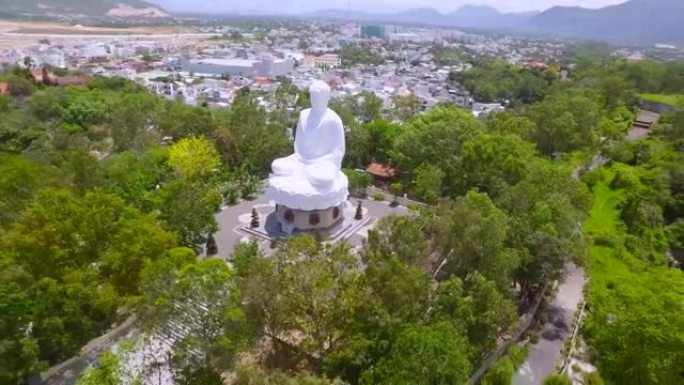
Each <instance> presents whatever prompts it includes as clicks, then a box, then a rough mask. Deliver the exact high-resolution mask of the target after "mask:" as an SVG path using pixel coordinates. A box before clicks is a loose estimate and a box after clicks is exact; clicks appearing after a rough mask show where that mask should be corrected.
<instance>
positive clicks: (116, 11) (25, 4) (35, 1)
mask: <svg viewBox="0 0 684 385" xmlns="http://www.w3.org/2000/svg"><path fill="white" fill-rule="evenodd" d="M1 8H2V9H0V11H1V12H2V13H5V14H32V15H85V16H117V17H129V16H130V17H166V16H169V15H168V13H166V12H165V11H164V10H163V9H162V8H161V7H159V6H157V5H154V4H151V3H148V2H146V1H143V0H2V7H1Z"/></svg>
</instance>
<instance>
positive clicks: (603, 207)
mask: <svg viewBox="0 0 684 385" xmlns="http://www.w3.org/2000/svg"><path fill="white" fill-rule="evenodd" d="M608 173H609V171H608V170H606V174H608ZM612 179H613V175H607V176H606V178H605V179H604V180H601V181H599V182H598V183H596V185H595V186H594V204H593V206H592V207H591V212H590V213H589V218H587V220H586V221H585V222H584V233H585V234H586V235H589V236H598V235H601V234H619V233H621V231H620V230H621V229H620V228H619V226H621V225H622V221H621V220H620V212H619V211H618V209H617V205H618V204H619V203H620V202H621V201H622V199H623V192H622V191H619V190H612V189H611V188H610V182H611V180H612Z"/></svg>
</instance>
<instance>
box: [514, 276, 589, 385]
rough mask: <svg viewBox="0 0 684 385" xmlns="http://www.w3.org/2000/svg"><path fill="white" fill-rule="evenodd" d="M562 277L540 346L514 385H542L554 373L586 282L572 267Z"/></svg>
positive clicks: (532, 348)
mask: <svg viewBox="0 0 684 385" xmlns="http://www.w3.org/2000/svg"><path fill="white" fill-rule="evenodd" d="M563 275H564V280H563V283H562V284H561V285H560V287H559V288H558V293H557V294H556V298H555V299H554V300H553V303H552V304H551V307H550V309H549V317H548V321H547V323H546V324H545V325H544V327H543V328H542V331H541V334H540V338H539V342H538V343H537V344H535V345H532V346H530V350H529V351H530V353H529V355H528V357H527V360H525V363H524V364H522V365H521V366H520V368H519V369H518V371H517V372H516V373H515V375H514V376H513V381H512V384H513V385H541V384H542V382H543V381H544V378H546V377H547V376H548V375H549V374H553V373H556V365H557V364H558V363H560V361H561V350H562V349H563V344H564V342H565V340H566V339H567V338H568V337H570V335H571V333H572V320H573V315H574V313H575V309H577V307H578V306H579V304H580V303H581V302H582V300H583V298H584V293H583V288H584V283H585V281H586V277H585V274H584V269H583V268H581V267H578V266H577V265H575V264H574V263H568V264H567V265H566V266H565V271H564V274H563Z"/></svg>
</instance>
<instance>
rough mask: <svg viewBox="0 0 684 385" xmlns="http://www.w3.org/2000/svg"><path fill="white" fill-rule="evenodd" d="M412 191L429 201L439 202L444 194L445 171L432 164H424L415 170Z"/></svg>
mask: <svg viewBox="0 0 684 385" xmlns="http://www.w3.org/2000/svg"><path fill="white" fill-rule="evenodd" d="M412 174H413V184H412V186H411V193H412V194H413V195H415V196H417V197H420V198H422V199H423V200H424V201H425V202H427V203H437V200H438V199H439V198H440V197H441V196H442V190H443V187H442V183H443V180H444V177H445V173H444V171H442V170H441V169H440V168H439V167H437V166H434V165H431V164H423V165H421V166H420V167H418V168H417V169H415V170H413V173H412Z"/></svg>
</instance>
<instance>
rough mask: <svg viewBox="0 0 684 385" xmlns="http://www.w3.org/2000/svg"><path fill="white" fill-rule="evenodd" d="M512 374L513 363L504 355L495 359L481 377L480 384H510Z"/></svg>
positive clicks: (513, 371) (513, 370)
mask: <svg viewBox="0 0 684 385" xmlns="http://www.w3.org/2000/svg"><path fill="white" fill-rule="evenodd" d="M514 374H515V367H514V366H513V363H512V362H511V360H510V359H509V358H508V357H507V356H504V357H503V358H501V359H499V360H498V361H496V363H495V364H494V365H492V367H491V368H490V369H489V371H488V372H487V374H486V375H485V376H484V377H483V378H482V385H510V383H511V380H513V375H514Z"/></svg>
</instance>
